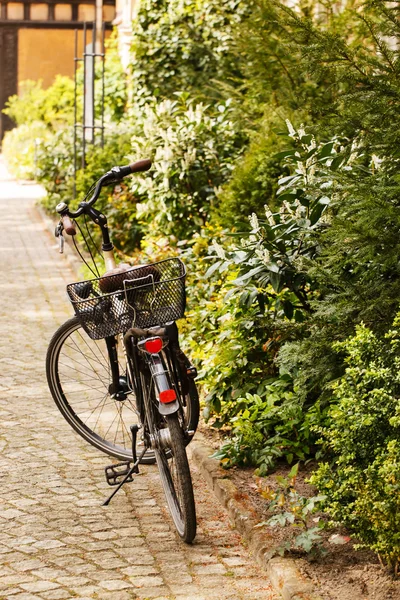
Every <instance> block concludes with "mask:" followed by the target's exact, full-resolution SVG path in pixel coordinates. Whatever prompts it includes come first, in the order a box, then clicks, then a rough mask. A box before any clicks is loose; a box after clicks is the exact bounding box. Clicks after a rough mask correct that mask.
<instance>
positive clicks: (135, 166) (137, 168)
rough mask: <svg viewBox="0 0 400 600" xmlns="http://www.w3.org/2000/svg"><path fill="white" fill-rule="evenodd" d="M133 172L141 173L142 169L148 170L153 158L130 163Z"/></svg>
mask: <svg viewBox="0 0 400 600" xmlns="http://www.w3.org/2000/svg"><path fill="white" fill-rule="evenodd" d="M129 167H130V170H131V173H140V172H141V171H148V170H149V169H150V168H151V160H150V158H144V159H143V160H138V161H137V162H134V163H132V164H130V165H129Z"/></svg>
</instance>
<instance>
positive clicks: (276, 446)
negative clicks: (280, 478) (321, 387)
mask: <svg viewBox="0 0 400 600" xmlns="http://www.w3.org/2000/svg"><path fill="white" fill-rule="evenodd" d="M259 387H260V388H261V393H262V394H263V398H261V397H260V396H259V395H257V394H249V393H248V394H246V396H245V397H243V398H238V399H237V400H236V401H235V413H236V415H235V416H234V417H231V419H230V422H231V427H232V434H233V436H232V438H231V439H229V440H228V441H227V442H225V443H224V444H223V445H222V447H221V449H220V450H219V451H218V452H217V453H216V454H215V455H214V456H215V457H216V458H219V459H221V463H222V465H223V466H225V467H231V466H233V465H240V466H250V465H254V466H257V473H258V474H259V475H266V474H267V473H268V472H270V471H271V470H272V469H273V467H274V466H275V464H276V461H277V459H279V458H282V457H284V458H285V459H286V460H287V462H288V463H289V464H291V463H292V462H293V460H294V459H297V460H306V458H308V456H309V455H310V453H311V445H312V444H313V442H314V438H315V436H314V435H313V434H312V432H311V431H310V424H311V423H312V420H311V419H312V417H310V416H308V415H307V414H306V412H305V407H304V403H303V402H302V401H301V400H300V399H299V397H298V395H296V394H295V393H294V392H293V391H292V390H291V381H290V379H285V378H282V379H277V380H276V381H273V382H272V383H266V384H264V386H262V385H260V386H259ZM311 414H312V413H311Z"/></svg>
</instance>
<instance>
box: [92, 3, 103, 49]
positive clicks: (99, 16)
mask: <svg viewBox="0 0 400 600" xmlns="http://www.w3.org/2000/svg"><path fill="white" fill-rule="evenodd" d="M102 25H103V0H96V30H97V35H96V46H93V52H96V54H100V53H101V47H102V40H101V30H102ZM94 48H96V50H95V49H94Z"/></svg>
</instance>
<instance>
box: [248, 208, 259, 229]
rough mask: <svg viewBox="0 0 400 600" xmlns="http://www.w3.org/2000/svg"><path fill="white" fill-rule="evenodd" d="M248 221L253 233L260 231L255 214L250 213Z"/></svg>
mask: <svg viewBox="0 0 400 600" xmlns="http://www.w3.org/2000/svg"><path fill="white" fill-rule="evenodd" d="M249 221H250V225H251V228H252V230H253V231H258V230H259V229H260V224H259V222H258V217H257V215H256V213H254V212H253V213H252V214H251V215H250V216H249Z"/></svg>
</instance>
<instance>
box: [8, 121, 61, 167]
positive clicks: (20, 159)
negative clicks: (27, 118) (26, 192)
mask: <svg viewBox="0 0 400 600" xmlns="http://www.w3.org/2000/svg"><path fill="white" fill-rule="evenodd" d="M50 135H51V134H50V132H49V130H48V129H47V127H46V125H45V124H44V123H43V121H34V122H32V123H29V124H23V125H20V126H19V127H16V128H15V129H11V131H7V132H6V134H5V136H4V139H3V142H2V152H3V156H4V158H5V161H6V163H7V166H8V168H9V169H10V171H11V172H12V173H13V175H15V177H18V178H19V179H35V177H36V176H37V174H38V165H37V161H38V153H39V152H40V149H39V147H40V145H41V144H42V143H44V140H48V139H49V138H50Z"/></svg>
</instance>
